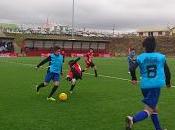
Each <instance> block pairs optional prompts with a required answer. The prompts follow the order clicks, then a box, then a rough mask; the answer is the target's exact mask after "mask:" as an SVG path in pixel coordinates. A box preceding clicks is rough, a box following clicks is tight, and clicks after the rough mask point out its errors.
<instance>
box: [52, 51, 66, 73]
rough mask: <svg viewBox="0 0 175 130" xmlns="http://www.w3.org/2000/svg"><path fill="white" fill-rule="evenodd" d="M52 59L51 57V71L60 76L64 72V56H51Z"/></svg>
mask: <svg viewBox="0 0 175 130" xmlns="http://www.w3.org/2000/svg"><path fill="white" fill-rule="evenodd" d="M50 57H51V60H50V69H49V71H50V72H52V73H58V74H60V73H61V70H62V65H63V56H62V55H61V54H59V55H55V54H51V55H50Z"/></svg>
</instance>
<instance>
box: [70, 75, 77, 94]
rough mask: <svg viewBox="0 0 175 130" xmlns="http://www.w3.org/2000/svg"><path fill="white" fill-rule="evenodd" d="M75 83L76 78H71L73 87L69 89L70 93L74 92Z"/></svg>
mask: <svg viewBox="0 0 175 130" xmlns="http://www.w3.org/2000/svg"><path fill="white" fill-rule="evenodd" d="M75 84H76V79H75V78H73V79H72V80H71V88H70V90H69V92H70V94H72V93H73V89H74V88H75Z"/></svg>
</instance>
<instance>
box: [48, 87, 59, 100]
mask: <svg viewBox="0 0 175 130" xmlns="http://www.w3.org/2000/svg"><path fill="white" fill-rule="evenodd" d="M57 88H58V86H54V87H53V88H52V91H51V92H50V94H49V96H48V98H50V97H52V95H53V94H54V93H55V91H56V90H57Z"/></svg>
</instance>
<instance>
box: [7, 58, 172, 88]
mask: <svg viewBox="0 0 175 130" xmlns="http://www.w3.org/2000/svg"><path fill="white" fill-rule="evenodd" d="M4 63H11V64H19V65H24V66H30V67H35V66H36V65H35V64H25V63H17V62H7V61H5V62H4ZM47 68H48V67H45V68H44V69H47ZM65 71H66V70H65ZM84 74H86V75H91V76H94V74H91V73H84ZM98 76H99V77H103V78H110V79H117V80H123V81H128V82H131V80H130V79H125V78H120V77H114V76H108V75H102V74H99V75H98ZM138 82H139V81H138ZM171 87H172V88H175V85H172V86H171Z"/></svg>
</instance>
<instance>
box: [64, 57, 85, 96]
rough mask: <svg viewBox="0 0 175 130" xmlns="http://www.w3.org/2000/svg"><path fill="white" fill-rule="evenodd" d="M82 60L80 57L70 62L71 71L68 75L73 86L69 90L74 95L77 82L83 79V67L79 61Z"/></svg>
mask: <svg viewBox="0 0 175 130" xmlns="http://www.w3.org/2000/svg"><path fill="white" fill-rule="evenodd" d="M79 60H80V57H78V58H77V59H75V60H70V61H69V63H68V64H69V68H70V70H69V71H68V74H67V80H68V81H69V82H70V84H71V88H70V90H69V92H70V93H71V94H72V92H73V89H74V87H75V85H76V81H77V80H78V79H82V70H81V66H80V65H79V64H78V61H79Z"/></svg>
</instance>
